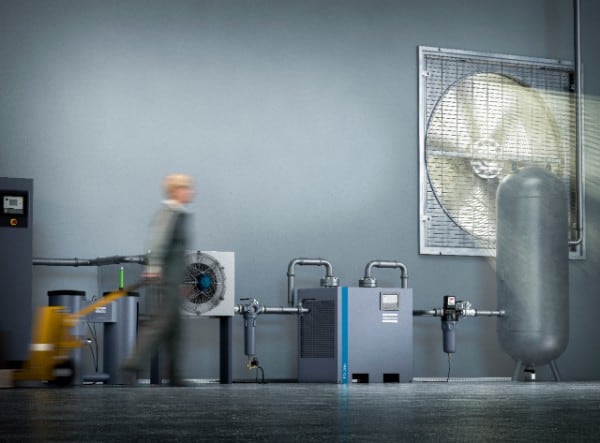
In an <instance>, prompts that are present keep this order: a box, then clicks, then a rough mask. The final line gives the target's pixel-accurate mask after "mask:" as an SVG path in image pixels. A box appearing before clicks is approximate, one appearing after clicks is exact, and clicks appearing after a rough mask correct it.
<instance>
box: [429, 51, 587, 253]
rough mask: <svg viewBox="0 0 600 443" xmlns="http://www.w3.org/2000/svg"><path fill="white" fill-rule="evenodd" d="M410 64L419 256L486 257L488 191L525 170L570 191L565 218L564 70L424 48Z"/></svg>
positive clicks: (490, 236) (568, 118)
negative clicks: (546, 174)
mask: <svg viewBox="0 0 600 443" xmlns="http://www.w3.org/2000/svg"><path fill="white" fill-rule="evenodd" d="M419 59H420V82H419V93H420V126H421V127H420V131H421V132H420V173H421V194H420V210H421V222H422V224H421V230H420V236H421V238H420V247H421V253H424V254H436V255H437V254H448V255H484V256H490V255H494V254H495V242H496V190H497V188H498V184H499V183H500V181H501V180H502V179H503V178H504V177H506V176H507V175H508V174H510V173H512V172H514V171H516V170H518V169H520V168H523V167H527V166H538V167H542V168H546V169H548V170H551V171H552V172H553V173H554V174H555V175H557V176H558V177H559V178H560V179H561V180H562V181H563V182H564V183H565V185H566V186H567V187H568V188H569V189H571V191H572V192H571V216H573V217H575V216H576V209H577V208H576V204H577V201H576V200H577V199H576V198H574V192H575V191H576V164H575V160H576V153H575V143H574V101H573V94H572V91H571V90H572V81H573V75H572V68H571V67H570V65H566V64H564V63H559V62H554V61H548V60H540V59H530V58H527V59H525V58H516V57H510V58H509V57H500V56H489V55H483V54H479V53H474V52H466V51H451V50H442V49H439V48H425V47H421V48H419Z"/></svg>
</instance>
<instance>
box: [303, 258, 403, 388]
mask: <svg viewBox="0 0 600 443" xmlns="http://www.w3.org/2000/svg"><path fill="white" fill-rule="evenodd" d="M373 267H387V268H400V269H401V270H402V287H400V288H380V287H377V282H376V280H375V279H374V278H373V277H372V276H371V270H372V268H373ZM406 281H407V275H406V267H405V266H404V265H402V264H401V263H399V262H393V261H372V262H369V264H367V267H366V270H365V277H364V278H363V279H361V280H360V282H359V287H346V286H344V287H322V288H307V289H297V290H296V297H295V298H296V299H297V300H298V302H299V305H300V306H302V307H303V308H307V309H308V311H309V312H308V313H305V314H302V315H301V316H300V317H299V321H298V381H299V382H323V383H341V384H347V383H408V382H411V381H412V322H413V317H412V309H413V295H412V289H410V288H407V287H406Z"/></svg>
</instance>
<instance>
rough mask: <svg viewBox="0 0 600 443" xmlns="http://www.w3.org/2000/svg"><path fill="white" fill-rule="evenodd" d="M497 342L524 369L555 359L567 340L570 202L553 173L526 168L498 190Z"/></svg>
mask: <svg viewBox="0 0 600 443" xmlns="http://www.w3.org/2000/svg"><path fill="white" fill-rule="evenodd" d="M496 280H497V291H498V292H497V295H498V308H499V309H501V310H504V311H505V312H506V315H505V316H504V317H500V318H499V319H498V330H497V332H498V339H499V341H500V344H501V345H502V347H503V348H504V350H505V351H506V352H507V353H508V354H509V355H510V356H511V357H513V358H514V359H515V360H517V361H521V362H522V363H523V364H525V365H529V366H535V365H543V364H547V363H549V362H551V361H552V360H554V359H556V358H557V357H558V356H559V355H560V354H561V353H562V352H563V351H564V350H565V348H566V346H567V343H568V341H569V251H568V202H567V193H566V189H565V185H564V184H563V183H562V182H561V181H560V180H559V179H558V178H557V177H556V176H555V175H554V174H552V173H551V172H549V171H547V170H545V169H541V168H524V169H522V170H520V171H518V172H516V173H514V174H511V175H509V176H508V177H506V178H505V179H504V180H503V181H502V183H500V186H499V187H498V192H497V244H496Z"/></svg>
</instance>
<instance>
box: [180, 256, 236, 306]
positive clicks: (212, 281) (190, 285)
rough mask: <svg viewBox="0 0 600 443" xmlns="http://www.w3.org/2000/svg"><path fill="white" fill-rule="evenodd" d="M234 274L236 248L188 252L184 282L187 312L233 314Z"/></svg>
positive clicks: (184, 304)
mask: <svg viewBox="0 0 600 443" xmlns="http://www.w3.org/2000/svg"><path fill="white" fill-rule="evenodd" d="M234 276H235V255H234V253H233V252H219V251H192V252H189V253H188V254H187V266H186V269H185V277H184V284H183V293H184V297H185V300H184V303H183V312H184V314H186V315H190V316H210V317H227V316H233V315H234V312H233V309H234V308H233V305H234V302H235V279H234Z"/></svg>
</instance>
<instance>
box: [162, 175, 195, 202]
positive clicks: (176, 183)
mask: <svg viewBox="0 0 600 443" xmlns="http://www.w3.org/2000/svg"><path fill="white" fill-rule="evenodd" d="M192 184H193V180H192V177H190V176H189V175H187V174H169V175H167V176H166V177H165V178H164V180H163V191H164V193H165V195H166V196H167V198H171V197H172V196H173V191H175V189H177V188H189V187H191V186H192Z"/></svg>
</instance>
